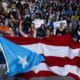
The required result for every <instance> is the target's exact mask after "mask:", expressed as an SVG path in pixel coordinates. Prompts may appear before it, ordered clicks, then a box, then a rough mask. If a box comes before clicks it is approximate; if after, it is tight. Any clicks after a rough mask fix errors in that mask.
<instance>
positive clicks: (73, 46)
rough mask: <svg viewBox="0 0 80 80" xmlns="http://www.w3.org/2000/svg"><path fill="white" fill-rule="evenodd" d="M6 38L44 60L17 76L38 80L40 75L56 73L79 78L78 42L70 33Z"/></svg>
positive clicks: (79, 46) (79, 51)
mask: <svg viewBox="0 0 80 80" xmlns="http://www.w3.org/2000/svg"><path fill="white" fill-rule="evenodd" d="M7 38H8V39H9V40H11V41H13V42H15V43H16V44H18V45H20V46H22V47H24V48H26V49H30V50H31V51H33V52H36V53H37V54H41V55H43V56H44V58H45V61H43V62H41V63H40V64H38V65H36V66H34V67H33V68H31V69H30V71H29V72H27V73H24V74H21V75H19V76H21V77H24V78H26V80H35V79H34V78H36V80H38V78H40V77H49V76H54V75H58V76H67V77H71V78H73V79H71V80H80V43H75V42H73V40H72V38H71V36H70V35H64V36H61V37H57V36H54V37H50V38H44V39H33V38H21V37H18V38H10V37H7ZM8 46H9V45H8ZM11 51H12V50H11ZM50 80H51V79H50Z"/></svg>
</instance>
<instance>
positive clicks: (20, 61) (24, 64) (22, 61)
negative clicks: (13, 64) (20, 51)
mask: <svg viewBox="0 0 80 80" xmlns="http://www.w3.org/2000/svg"><path fill="white" fill-rule="evenodd" d="M18 58H19V62H18V63H19V64H21V65H22V67H23V69H24V68H25V66H26V65H27V64H28V62H27V58H26V56H25V57H24V58H22V57H21V56H18Z"/></svg>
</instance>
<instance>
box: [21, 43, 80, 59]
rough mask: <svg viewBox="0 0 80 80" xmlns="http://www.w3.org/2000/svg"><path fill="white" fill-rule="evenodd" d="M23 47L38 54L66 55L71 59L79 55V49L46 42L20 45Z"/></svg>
mask: <svg viewBox="0 0 80 80" xmlns="http://www.w3.org/2000/svg"><path fill="white" fill-rule="evenodd" d="M21 46H23V47H25V48H28V49H30V50H32V51H34V52H36V53H38V54H42V53H43V55H44V56H55V57H68V58H70V59H73V58H74V57H77V56H79V55H80V52H79V51H80V49H79V48H77V49H71V48H69V47H68V46H51V45H46V44H41V43H39V44H30V45H21Z"/></svg>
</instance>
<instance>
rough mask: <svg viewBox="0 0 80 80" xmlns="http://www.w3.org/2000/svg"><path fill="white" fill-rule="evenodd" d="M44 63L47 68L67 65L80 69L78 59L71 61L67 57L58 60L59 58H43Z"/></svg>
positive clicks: (79, 59) (79, 58)
mask: <svg viewBox="0 0 80 80" xmlns="http://www.w3.org/2000/svg"><path fill="white" fill-rule="evenodd" d="M45 63H46V64H47V65H48V66H60V67H64V66H65V65H68V64H69V65H74V66H77V67H80V57H75V58H73V59H69V58H67V57H65V58H60V57H52V56H48V57H45Z"/></svg>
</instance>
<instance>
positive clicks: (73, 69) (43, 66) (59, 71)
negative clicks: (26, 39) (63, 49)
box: [31, 63, 80, 77]
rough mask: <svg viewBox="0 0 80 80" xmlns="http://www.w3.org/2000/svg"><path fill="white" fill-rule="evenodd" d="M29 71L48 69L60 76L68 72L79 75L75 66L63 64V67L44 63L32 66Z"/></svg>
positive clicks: (79, 70) (79, 72) (79, 71)
mask: <svg viewBox="0 0 80 80" xmlns="http://www.w3.org/2000/svg"><path fill="white" fill-rule="evenodd" d="M31 71H33V72H35V73H38V72H40V71H50V72H53V73H55V74H57V75H60V76H67V75H68V74H69V73H73V74H75V75H77V76H79V77H80V69H79V68H78V67H77V66H72V65H65V66H64V67H59V66H51V67H50V66H48V65H46V64H45V63H40V64H39V65H37V66H35V67H33V68H32V69H31Z"/></svg>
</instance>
